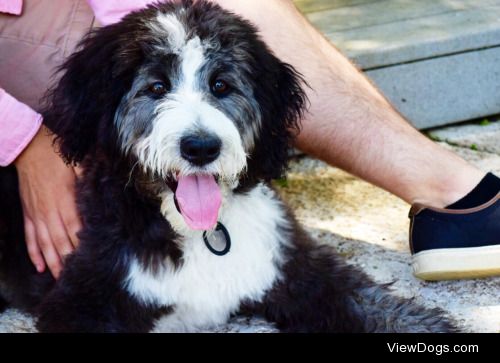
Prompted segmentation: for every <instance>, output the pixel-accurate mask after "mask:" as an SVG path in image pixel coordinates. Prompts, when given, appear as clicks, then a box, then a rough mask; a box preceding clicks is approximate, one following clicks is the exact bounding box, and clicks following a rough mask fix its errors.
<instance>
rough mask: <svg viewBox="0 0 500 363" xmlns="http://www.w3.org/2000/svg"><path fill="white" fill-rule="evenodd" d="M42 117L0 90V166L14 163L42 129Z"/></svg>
mask: <svg viewBox="0 0 500 363" xmlns="http://www.w3.org/2000/svg"><path fill="white" fill-rule="evenodd" d="M41 123H42V115H40V114H39V113H37V112H35V111H33V110H32V109H31V108H29V107H28V106H26V105H25V104H24V103H21V102H19V101H17V100H16V99H15V98H14V97H12V96H11V95H9V94H8V93H7V92H5V91H4V90H3V89H1V88H0V166H7V165H9V164H10V163H12V162H13V161H14V160H15V159H16V158H17V157H18V156H19V154H21V152H22V151H23V150H24V148H25V147H26V146H27V145H28V144H29V143H30V141H31V139H33V136H35V134H36V132H37V131H38V129H39V128H40V124H41Z"/></svg>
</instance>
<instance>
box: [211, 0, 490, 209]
mask: <svg viewBox="0 0 500 363" xmlns="http://www.w3.org/2000/svg"><path fill="white" fill-rule="evenodd" d="M214 1H216V2H217V3H219V4H220V5H221V6H223V7H225V8H227V9H230V10H232V11H234V12H235V13H237V14H240V15H241V16H243V17H245V18H247V19H249V20H250V21H252V22H253V23H254V24H256V25H257V27H258V28H259V29H260V31H261V35H262V37H263V38H264V40H265V41H266V42H267V43H268V44H269V45H270V47H271V49H272V50H273V51H274V52H275V53H276V55H277V56H278V57H279V58H281V59H282V60H283V61H285V62H287V63H290V64H292V65H293V66H294V67H295V68H296V69H297V70H298V71H300V72H301V73H302V74H303V75H304V76H305V79H306V80H307V82H308V83H309V85H310V86H311V88H312V89H311V90H309V91H308V97H309V100H310V102H311V107H310V112H309V114H308V115H307V116H306V118H305V120H303V129H302V132H301V133H300V135H299V137H298V140H297V146H298V147H299V148H301V149H302V150H303V151H305V152H307V153H309V154H311V155H313V156H315V157H318V158H320V159H322V160H325V161H326V162H328V163H330V164H333V165H336V166H338V167H340V168H342V169H344V170H346V171H348V172H350V173H352V174H355V175H357V176H359V177H361V178H362V179H364V180H366V181H369V182H371V183H373V184H375V185H377V186H379V187H381V188H384V189H386V190H388V191H389V192H391V193H393V194H395V195H397V196H398V197H400V198H402V199H403V200H405V201H407V202H408V203H415V202H420V203H424V204H428V205H431V206H434V207H444V206H446V205H449V204H451V203H453V202H455V201H456V200H458V199H460V198H461V197H463V196H464V195H465V194H467V193H468V192H469V191H471V190H472V189H473V188H474V187H475V186H476V185H477V184H478V183H479V181H480V180H481V179H482V177H483V176H484V175H485V173H483V172H481V171H480V170H478V169H476V168H475V167H473V166H472V165H470V164H468V163H467V162H466V161H465V160H463V159H461V158H459V157H458V156H457V155H455V154H453V153H451V152H449V151H447V150H445V149H443V148H442V147H440V146H439V145H437V144H435V143H434V142H432V141H431V140H429V139H428V138H426V137H425V136H423V135H422V134H420V133H419V132H418V131H417V130H416V129H414V128H413V127H412V126H411V125H410V124H408V123H407V122H406V120H404V119H403V117H402V116H401V115H400V114H399V113H398V112H397V111H395V110H394V108H393V107H392V106H391V105H390V104H389V103H388V101H387V100H386V99H385V98H384V97H383V96H382V95H381V94H380V93H379V92H378V91H377V89H376V88H375V87H374V86H373V85H372V84H371V83H370V82H369V81H368V80H367V79H366V78H365V77H364V76H363V75H362V74H361V73H360V72H359V71H358V70H357V69H356V68H355V67H354V66H353V65H352V64H351V63H350V62H349V61H348V60H347V59H346V58H345V57H344V56H343V55H342V54H341V53H340V52H339V51H338V50H337V49H335V47H334V46H333V45H332V44H331V43H330V42H329V41H328V40H326V39H325V38H324V37H323V36H322V35H321V34H320V33H319V32H318V31H317V30H316V29H315V28H314V27H313V26H312V25H311V24H310V23H309V22H308V21H307V20H306V19H305V18H304V17H303V16H302V14H301V13H300V12H299V11H298V10H297V9H296V7H295V6H294V5H293V2H292V1H290V0H238V1H235V0H214Z"/></svg>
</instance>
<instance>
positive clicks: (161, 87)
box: [148, 82, 168, 96]
mask: <svg viewBox="0 0 500 363" xmlns="http://www.w3.org/2000/svg"><path fill="white" fill-rule="evenodd" d="M148 90H149V92H151V93H152V94H154V95H156V96H161V95H164V94H165V93H167V91H168V86H167V85H166V84H165V82H154V83H152V84H151V85H150V86H149V87H148Z"/></svg>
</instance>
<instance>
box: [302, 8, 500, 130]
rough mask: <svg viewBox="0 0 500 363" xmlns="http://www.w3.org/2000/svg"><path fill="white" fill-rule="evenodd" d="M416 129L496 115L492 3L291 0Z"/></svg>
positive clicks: (497, 15) (497, 58) (498, 83)
mask: <svg viewBox="0 0 500 363" xmlns="http://www.w3.org/2000/svg"><path fill="white" fill-rule="evenodd" d="M296 3H297V5H298V6H299V7H301V8H302V9H303V11H304V12H305V13H306V16H307V17H308V18H309V20H310V21H311V22H312V24H313V25H315V26H316V27H317V28H318V29H319V30H320V31H322V32H323V33H324V34H325V35H326V36H327V37H328V38H329V39H330V40H331V41H332V42H333V43H334V44H335V45H336V46H337V47H339V48H340V49H341V50H342V51H343V52H344V53H345V54H346V55H347V56H348V57H350V58H351V59H352V60H353V61H354V63H356V64H357V65H358V66H359V67H360V68H361V69H363V70H365V71H367V75H368V76H369V77H370V78H372V80H373V81H374V83H375V84H376V85H377V86H378V87H379V88H380V89H381V91H382V92H383V93H384V94H385V95H386V96H387V97H388V98H389V99H390V100H391V101H392V102H393V103H394V104H395V106H396V107H397V108H398V109H399V110H400V112H401V113H402V114H403V115H404V116H405V117H406V118H408V119H409V120H410V121H411V122H412V123H413V124H414V125H415V126H416V127H417V128H420V129H425V128H430V127H436V126H440V125H445V124H451V123H456V122H460V121H464V120H470V119H474V118H477V117H483V116H487V115H491V114H495V113H500V101H499V100H500V71H499V67H498V65H499V64H500V0H480V1H477V0H421V1H412V0H372V1H369V0H366V1H362V0H359V1H348V0H345V1H343V0H338V1H328V0H297V1H296Z"/></svg>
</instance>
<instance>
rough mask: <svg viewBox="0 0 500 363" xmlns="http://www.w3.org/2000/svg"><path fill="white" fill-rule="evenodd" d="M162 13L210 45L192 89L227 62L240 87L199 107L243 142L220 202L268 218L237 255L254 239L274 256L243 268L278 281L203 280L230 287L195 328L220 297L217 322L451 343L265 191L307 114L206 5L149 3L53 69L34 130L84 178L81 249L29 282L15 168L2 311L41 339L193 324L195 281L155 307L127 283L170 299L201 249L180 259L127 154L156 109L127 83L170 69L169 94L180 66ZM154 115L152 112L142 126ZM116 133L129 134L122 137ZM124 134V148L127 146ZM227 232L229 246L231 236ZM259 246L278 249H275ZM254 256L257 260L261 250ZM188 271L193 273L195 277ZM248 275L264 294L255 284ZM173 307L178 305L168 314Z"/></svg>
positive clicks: (251, 37) (247, 39)
mask: <svg viewBox="0 0 500 363" xmlns="http://www.w3.org/2000/svg"><path fill="white" fill-rule="evenodd" d="M159 14H160V15H161V14H163V15H167V16H170V15H172V16H174V17H175V19H178V20H176V22H175V23H172V24H174V25H175V24H177V22H178V23H179V24H181V26H183V27H186V29H188V31H187V32H186V34H189V36H198V37H199V39H200V42H201V43H200V44H208V45H207V46H206V47H205V48H204V52H205V53H204V56H205V57H206V59H205V63H204V64H205V66H204V67H205V68H200V69H199V70H197V73H196V74H197V77H198V80H200V84H203V82H202V81H203V80H205V79H208V78H209V75H208V73H209V72H210V65H211V64H212V65H213V64H219V63H224V62H226V64H230V66H226V68H227V69H224V72H226V73H227V74H229V76H231V75H233V77H234V79H235V82H238V80H244V82H242V83H244V87H243V85H240V86H239V87H240V88H237V89H236V90H235V94H234V96H231V97H228V98H226V99H223V100H222V99H216V98H213V97H212V96H211V95H210V94H209V93H205V94H204V96H203V98H204V99H206V100H208V101H207V103H208V104H209V105H211V107H214V108H216V109H217V110H218V111H219V112H222V113H223V114H224V115H225V117H226V118H227V119H230V120H231V121H232V122H234V127H236V128H237V129H238V131H239V132H240V134H241V135H242V138H247V139H249V140H250V141H251V142H247V143H244V144H245V145H246V146H245V147H246V150H245V152H246V154H247V160H246V168H245V169H242V171H241V174H240V175H239V180H238V183H237V184H238V185H237V187H236V188H234V189H233V190H231V191H230V192H229V194H230V196H229V197H228V199H227V200H228V201H227V203H229V204H230V203H233V205H237V207H233V208H237V209H238V211H242V210H245V208H247V209H248V208H249V207H248V206H253V205H254V204H252V203H254V202H255V198H257V196H258V198H260V200H259V203H263V204H262V205H265V207H266V209H265V210H264V209H263V210H262V211H255V210H248V211H247V212H248V213H247V214H244V215H243V216H242V218H243V219H244V218H248V220H246V221H245V222H244V223H246V224H251V223H252V221H253V220H251V218H255V217H254V216H255V215H257V214H258V213H259V212H261V213H267V215H266V219H265V223H261V224H259V225H258V226H257V227H260V228H261V230H259V228H255V230H254V231H255V234H254V236H252V235H249V234H246V235H244V236H243V238H242V239H241V240H240V241H233V244H235V246H237V244H238V243H243V242H242V241H247V242H249V241H252V240H251V239H252V238H253V237H254V238H255V241H252V243H255V249H256V250H257V247H259V248H261V249H262V246H267V244H270V246H271V247H272V248H270V249H272V251H269V253H270V254H269V256H271V257H269V258H266V259H264V260H258V259H256V260H255V261H250V262H251V263H255V265H256V266H260V265H259V264H265V266H267V267H269V271H275V272H272V273H273V274H275V275H273V276H271V275H269V276H260V275H259V273H261V271H262V269H257V270H255V271H254V272H255V273H253V274H252V275H253V276H252V279H253V280H252V281H256V282H255V283H256V286H257V287H258V286H259V283H260V284H261V286H262V287H261V288H260V290H258V291H256V292H255V291H254V292H252V293H251V294H250V293H249V294H250V295H249V294H246V292H245V291H242V289H243V290H244V287H245V286H246V283H245V281H246V280H245V278H246V276H247V275H245V272H244V268H243V267H244V266H242V265H241V267H242V268H241V269H238V267H239V265H238V263H239V262H241V263H249V261H245V260H241V261H238V260H235V262H234V263H232V264H231V263H228V264H227V266H228V268H233V269H234V271H233V270H227V271H223V272H224V273H218V274H214V275H213V276H210V280H209V281H210V282H214V283H215V282H217V283H218V285H214V286H224V284H225V283H226V282H227V286H226V287H225V288H220V290H217V289H214V291H211V295H213V296H210V297H209V299H208V300H204V301H208V302H207V303H206V304H205V305H203V306H204V307H206V308H207V311H203V312H200V311H199V310H196V311H194V310H193V311H191V312H190V313H189V314H195V315H196V314H199V315H200V319H199V321H197V323H200V324H201V322H202V321H209V320H210V319H211V318H213V316H215V315H210V314H212V312H213V311H217V309H218V308H220V306H218V305H217V302H224V301H225V300H227V299H226V297H230V298H231V299H232V300H235V301H237V302H238V304H237V306H236V307H231V308H228V309H227V311H223V312H222V313H220V312H219V313H218V314H219V315H220V316H223V317H224V316H226V315H227V316H229V314H231V313H233V312H235V311H233V310H234V309H236V310H240V311H245V312H251V313H261V314H263V315H264V316H265V317H266V318H267V319H269V320H270V321H274V322H276V324H277V326H278V327H279V328H280V329H281V330H283V331H289V332H449V331H453V330H454V329H455V328H454V327H453V324H452V323H451V322H450V321H449V320H447V318H446V317H445V316H444V314H443V312H442V311H440V310H437V309H435V310H429V309H426V308H423V307H421V306H418V305H416V304H415V303H414V302H413V301H411V300H408V299H402V298H399V297H397V296H394V295H392V294H391V292H390V290H389V288H388V286H385V285H382V286H380V285H377V284H376V283H374V282H373V281H372V280H371V279H370V278H369V277H368V276H367V275H366V274H365V273H364V272H363V271H361V270H359V269H357V268H355V267H352V266H349V265H347V264H345V263H344V262H343V261H341V259H340V258H339V257H338V256H337V255H336V254H335V252H334V251H333V249H332V248H330V247H326V246H319V245H317V244H316V243H315V242H314V241H312V240H311V239H310V237H309V236H308V235H307V234H306V233H305V232H304V231H303V230H302V229H301V227H300V226H299V225H298V223H297V222H296V221H295V219H294V217H293V215H292V214H291V212H289V211H288V210H287V208H286V207H285V206H284V204H283V203H282V202H281V201H279V199H278V198H277V196H276V194H275V193H274V192H273V191H272V190H271V189H270V188H269V187H268V186H266V185H267V182H268V181H269V180H270V179H273V178H276V177H279V176H280V175H282V173H283V171H284V170H285V167H286V163H287V156H288V151H289V148H290V146H291V142H292V140H293V137H294V135H295V133H296V132H297V131H298V129H299V120H300V118H301V117H302V113H303V110H304V107H305V104H306V97H305V93H304V91H303V89H302V86H303V85H304V83H303V80H302V79H301V76H300V74H298V73H297V72H296V71H295V70H294V69H293V68H292V67H291V66H290V65H287V64H284V63H282V62H281V61H280V60H278V59H277V58H276V57H275V56H274V55H273V54H272V53H271V52H270V51H269V50H268V49H267V47H266V46H265V45H264V43H263V42H262V41H261V40H260V39H259V38H258V36H257V35H256V30H255V29H254V27H253V26H252V25H251V24H249V23H248V22H246V21H244V20H242V19H240V18H238V17H236V16H235V15H233V14H230V13H228V12H226V11H224V10H222V9H221V8H219V7H218V6H216V5H213V4H210V3H208V2H204V1H197V2H196V3H193V2H191V1H183V2H182V3H181V4H157V5H152V6H149V7H148V8H147V9H145V10H142V11H139V12H135V13H132V14H130V15H128V16H127V17H125V18H124V19H123V21H121V22H120V23H117V24H115V25H111V26H108V27H104V28H101V29H98V30H96V31H94V32H92V33H91V34H89V36H88V37H86V38H85V39H84V40H83V41H82V43H81V46H80V50H79V51H78V52H76V53H75V54H74V55H72V56H71V57H70V58H69V59H68V60H67V62H66V63H65V64H64V65H63V66H62V68H61V71H62V72H64V75H63V76H62V78H61V79H60V81H59V83H58V84H57V85H56V86H55V88H54V89H53V90H52V91H51V92H50V94H49V95H48V97H47V99H48V102H49V103H48V106H47V109H46V111H45V113H44V117H45V123H46V125H47V126H48V127H49V128H50V129H51V130H52V131H53V132H54V133H55V134H56V136H57V141H56V143H57V145H58V147H59V149H60V152H61V154H62V155H63V157H64V158H65V159H66V160H67V161H68V162H71V163H81V164H82V166H83V169H84V175H83V177H82V178H81V180H79V181H78V185H77V194H78V198H77V199H78V209H79V212H80V215H81V217H82V221H83V229H82V231H81V232H80V234H79V238H80V240H81V243H80V247H79V248H78V249H77V250H76V251H75V252H74V253H73V254H72V255H71V256H69V257H68V259H67V260H66V262H65V267H64V270H63V272H62V275H61V278H60V279H59V280H58V281H57V282H55V281H54V280H53V279H52V277H51V276H50V274H49V273H48V272H46V273H44V274H37V273H36V271H35V269H34V268H33V266H32V265H31V263H30V261H29V258H28V254H27V251H26V247H25V245H24V243H21V241H24V232H23V224H22V220H23V219H22V207H21V203H20V199H19V191H18V187H17V175H16V172H15V169H14V168H12V167H8V168H3V169H0V200H2V204H3V206H4V208H1V209H0V281H1V283H0V294H1V295H2V297H3V299H4V300H6V301H7V302H8V303H10V304H12V305H13V306H16V307H19V308H23V309H27V310H28V311H30V312H32V313H34V314H36V316H37V317H38V324H37V327H38V329H39V330H41V331H44V332H83V331H85V332H146V331H149V330H151V329H152V328H153V327H154V324H155V322H156V321H157V319H159V318H160V317H162V316H164V317H165V316H166V317H167V318H169V317H173V316H177V317H178V319H177V320H178V321H182V322H184V323H185V322H186V321H192V320H193V316H194V315H190V316H185V315H184V316H183V315H182V314H183V313H182V311H183V308H182V309H181V306H184V307H185V308H186V309H187V310H186V311H188V312H189V309H188V308H189V307H190V306H195V305H191V302H189V301H188V302H186V301H183V300H182V298H183V297H185V296H193V299H197V298H199V299H200V301H201V299H202V297H198V295H197V294H198V292H197V289H198V288H199V287H197V286H196V284H197V280H196V278H197V277H196V275H195V276H194V277H193V279H192V280H191V281H192V282H191V284H192V285H190V286H183V288H184V290H182V291H180V292H179V291H178V292H176V293H175V294H177V295H175V294H174V292H173V291H172V292H171V293H172V295H171V296H170V295H169V291H162V292H161V293H160V291H155V290H154V289H153V290H151V291H149V292H148V293H149V294H153V295H154V294H158V295H157V296H156V297H155V298H152V299H149V300H147V299H145V298H144V297H142V298H141V296H139V295H140V291H139V292H137V291H138V290H137V291H136V290H134V291H131V290H130V287H129V285H127V281H129V280H130V276H132V275H133V273H132V272H131V271H132V270H131V266H132V264H133V263H135V264H138V265H139V266H141V268H142V269H144V271H146V272H147V273H146V272H145V273H144V274H143V275H140V276H139V277H137V276H135V277H137V278H142V279H146V278H147V279H156V280H155V281H152V282H151V284H152V285H151V286H154V284H153V282H154V283H161V282H162V281H168V282H169V283H171V284H172V286H174V285H175V283H176V280H175V279H176V278H178V276H181V275H182V273H183V271H186V270H183V269H188V268H192V267H193V266H192V265H190V264H192V263H193V262H192V261H193V259H192V258H191V259H190V260H188V259H187V258H186V256H187V254H188V253H189V250H188V249H189V248H195V247H196V246H199V245H196V243H195V245H196V246H195V247H189V243H191V242H193V241H194V242H196V241H197V239H196V238H198V239H199V235H195V236H194V237H192V236H187V235H184V234H183V232H182V231H180V230H179V228H177V227H176V226H177V224H178V222H176V221H175V218H174V217H172V214H169V213H170V212H168V211H167V212H165V211H164V209H168V208H169V207H168V206H170V208H171V209H172V208H174V207H172V205H173V200H171V195H172V194H171V193H172V192H171V190H170V189H171V188H170V187H169V181H168V180H163V179H162V178H160V177H159V176H158V173H157V172H156V171H155V170H148V169H147V168H136V167H135V166H136V164H138V163H139V164H140V163H141V160H140V158H139V157H138V156H137V155H136V154H134V153H133V147H129V146H130V145H132V146H133V144H134V143H135V142H136V140H138V139H141V138H142V137H144V135H147V134H148V133H150V132H151V125H150V124H149V116H148V115H146V114H145V113H146V112H149V111H147V110H150V109H153V107H151V106H150V105H152V104H154V103H155V102H158V100H151V99H149V98H147V97H145V96H142V95H141V93H140V92H139V91H138V92H137V93H134V92H135V91H133V90H134V87H135V85H136V84H137V82H140V81H141V77H143V74H144V73H145V72H146V73H147V72H149V71H151V70H155V69H156V70H158V69H160V70H162V72H164V69H167V72H169V76H170V77H172V78H171V80H172V82H174V81H175V77H174V73H175V70H174V69H175V67H176V61H175V59H173V58H172V55H171V54H170V55H169V54H168V50H167V49H168V44H166V43H165V42H167V43H168V39H169V36H168V34H163V35H162V34H160V33H161V32H162V31H165V29H161V27H160V25H161V24H160V25H158V24H157V23H156V20H155V19H158V16H159ZM165 19H167V20H169V19H172V18H169V17H167V18H165ZM151 24H153V25H151ZM132 39H133V41H131V40H132ZM181 40H182V39H181ZM211 42H215V43H211ZM214 44H215V45H214ZM227 60H231V62H227ZM177 62H179V61H177ZM162 65H164V66H163V68H162ZM165 65H168V66H165ZM155 72H158V71H155ZM200 87H201V86H200ZM137 102H143V103H142V104H143V108H139V109H138V111H137V110H136V111H134V112H135V113H134V114H133V117H132V116H130V113H131V112H132V111H131V110H133V109H134V107H136V106H135V105H136V104H137ZM148 105H149V106H148ZM155 115H156V113H154V112H152V113H151V118H152V119H153V118H154V117H156V116H155ZM127 117H129V119H128V120H127V119H126V118H127ZM125 121H127V122H128V124H127V122H125ZM167 121H168V120H167ZM167 121H165V122H167ZM124 124H127V126H126V127H128V129H126V130H123V129H120V127H122V126H121V125H124ZM123 134H125V135H126V136H127V143H128V144H127V145H123V143H124V141H123V138H122V137H121V136H120V135H123ZM248 135H251V136H248ZM165 195H167V196H169V197H168V198H166V197H165ZM169 198H170V199H169ZM231 201H232V202H231ZM169 203H170V204H169ZM235 203H239V204H235ZM162 205H163V207H162ZM165 205H167V206H166V207H165ZM226 208H229V207H226ZM250 212H251V213H250ZM172 213H175V209H174V212H172ZM252 213H254V214H252ZM255 213H257V214H255ZM267 216H269V217H268V218H267ZM230 217H231V216H227V215H225V216H223V217H221V218H226V220H230ZM260 217H262V216H260ZM228 223H233V222H228ZM238 223H241V222H238ZM259 223H260V222H259ZM266 228H267V229H266ZM242 230H243V229H242ZM232 231H233V233H234V234H236V231H235V228H233V229H232ZM241 233H243V232H241ZM197 236H198V237H197ZM262 236H275V237H276V240H271V241H269V240H266V238H267V237H262ZM259 238H260V239H259ZM245 243H246V242H245ZM252 243H250V245H249V246H246V247H247V248H248V247H251V245H252ZM236 251H237V250H236V247H235V249H234V251H233V252H232V253H233V255H231V252H230V254H229V255H228V257H227V258H228V259H229V260H225V261H231V260H230V259H231V258H235V257H234V255H236V254H237V252H236ZM249 251H250V253H249V254H248V255H246V256H247V257H248V258H253V255H252V254H251V253H252V252H253V250H252V249H251V248H250V249H249ZM203 253H207V252H206V251H204V252H203ZM261 254H262V255H266V256H267V254H266V252H265V251H264V252H262V253H261ZM203 256H205V257H203V258H201V259H199V260H196V261H198V262H196V263H200V268H202V266H203V267H207V268H212V269H213V270H217V265H214V264H212V265H209V264H210V263H212V262H210V261H217V262H213V263H219V261H222V260H213V257H211V256H210V255H203ZM256 256H257V255H256ZM217 258H224V257H217ZM203 264H206V265H203ZM221 266H222V264H221ZM195 267H196V266H195ZM172 271H173V272H172ZM193 271H195V273H196V268H194V269H193ZM207 271H209V270H208V269H207ZM171 272H172V273H171ZM238 274H240V275H238ZM255 275H259V278H261V280H262V282H259V281H260V280H255ZM132 277H134V276H132ZM189 277H190V276H189V275H188V276H187V277H186V278H189ZM204 277H206V276H204ZM162 279H164V280H162ZM269 279H272V283H271V284H268V281H269ZM231 281H232V282H234V286H233V285H231V283H232V282H231ZM248 281H250V280H248ZM264 281H267V282H266V284H267V285H266V284H265V283H264ZM268 285H269V286H268ZM231 286H233V287H231ZM140 287H141V286H139V288H140ZM231 289H233V290H231ZM200 290H201V289H200ZM223 290H224V291H223ZM137 294H139V295H137ZM182 294H184V295H182ZM200 294H201V292H200ZM238 294H239V295H238ZM174 295H175V296H176V298H178V299H179V300H178V301H176V302H175V303H167V302H168V301H170V300H171V299H173V296H174ZM148 296H149V295H148ZM248 296H251V298H249V297H248ZM210 299H211V300H210ZM181 300H182V301H181ZM195 303H197V302H195V301H193V304H195ZM211 303H213V304H214V305H213V306H212V305H210V304H211ZM182 304H184V305H182ZM196 306H197V305H196ZM219 315H217V316H219ZM190 319H191V320H190ZM203 319H205V320H203ZM177 320H176V321H177ZM172 326H173V325H172ZM176 326H177V325H176Z"/></svg>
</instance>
